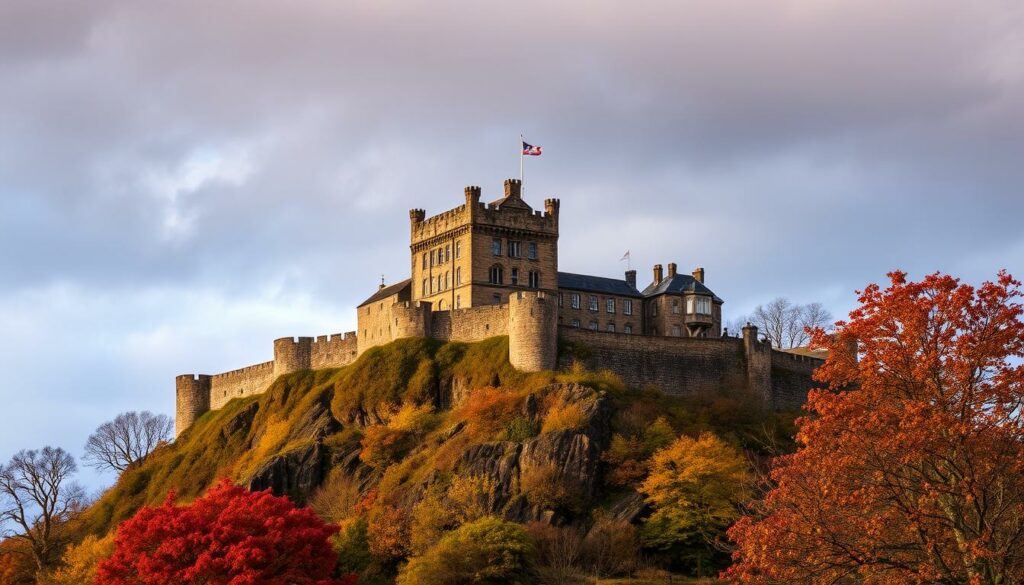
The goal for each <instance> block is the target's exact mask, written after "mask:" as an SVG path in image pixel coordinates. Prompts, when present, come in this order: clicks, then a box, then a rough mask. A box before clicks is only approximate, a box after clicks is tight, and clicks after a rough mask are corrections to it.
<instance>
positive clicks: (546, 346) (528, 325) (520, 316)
mask: <svg viewBox="0 0 1024 585" xmlns="http://www.w3.org/2000/svg"><path fill="white" fill-rule="evenodd" d="M555 298H556V297H554V296H553V295H548V294H546V293H544V292H543V291H536V292H534V291H519V292H515V293H512V295H510V296H509V300H508V360H509V362H510V363H511V364H512V366H513V367H515V368H516V369H517V370H522V371H524V372H539V371H541V370H554V369H555V367H556V366H557V361H558V303H557V302H556V300H555Z"/></svg>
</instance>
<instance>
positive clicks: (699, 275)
mask: <svg viewBox="0 0 1024 585" xmlns="http://www.w3.org/2000/svg"><path fill="white" fill-rule="evenodd" d="M693 279H694V280H696V281H697V282H699V283H701V284H704V269H703V268H694V269H693Z"/></svg>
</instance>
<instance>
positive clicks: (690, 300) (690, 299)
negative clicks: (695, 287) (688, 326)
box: [686, 297, 697, 315]
mask: <svg viewBox="0 0 1024 585" xmlns="http://www.w3.org/2000/svg"><path fill="white" fill-rule="evenodd" d="M693 300H694V299H693V297H686V312H687V313H689V314H691V315H693V314H694V313H696V312H697V311H695V310H694V308H695V307H694V306H693Z"/></svg>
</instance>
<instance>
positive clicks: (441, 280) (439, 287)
mask: <svg viewBox="0 0 1024 585" xmlns="http://www.w3.org/2000/svg"><path fill="white" fill-rule="evenodd" d="M437 290H439V291H442V290H444V276H442V275H440V274H438V275H437Z"/></svg>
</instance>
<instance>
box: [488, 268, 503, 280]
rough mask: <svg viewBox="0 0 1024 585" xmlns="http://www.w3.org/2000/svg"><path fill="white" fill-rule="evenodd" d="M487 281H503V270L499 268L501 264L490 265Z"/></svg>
mask: <svg viewBox="0 0 1024 585" xmlns="http://www.w3.org/2000/svg"><path fill="white" fill-rule="evenodd" d="M488 282H490V283H491V284H503V283H504V282H505V271H504V270H502V269H501V266H499V265H497V264H495V265H494V266H491V271H490V274H488Z"/></svg>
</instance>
